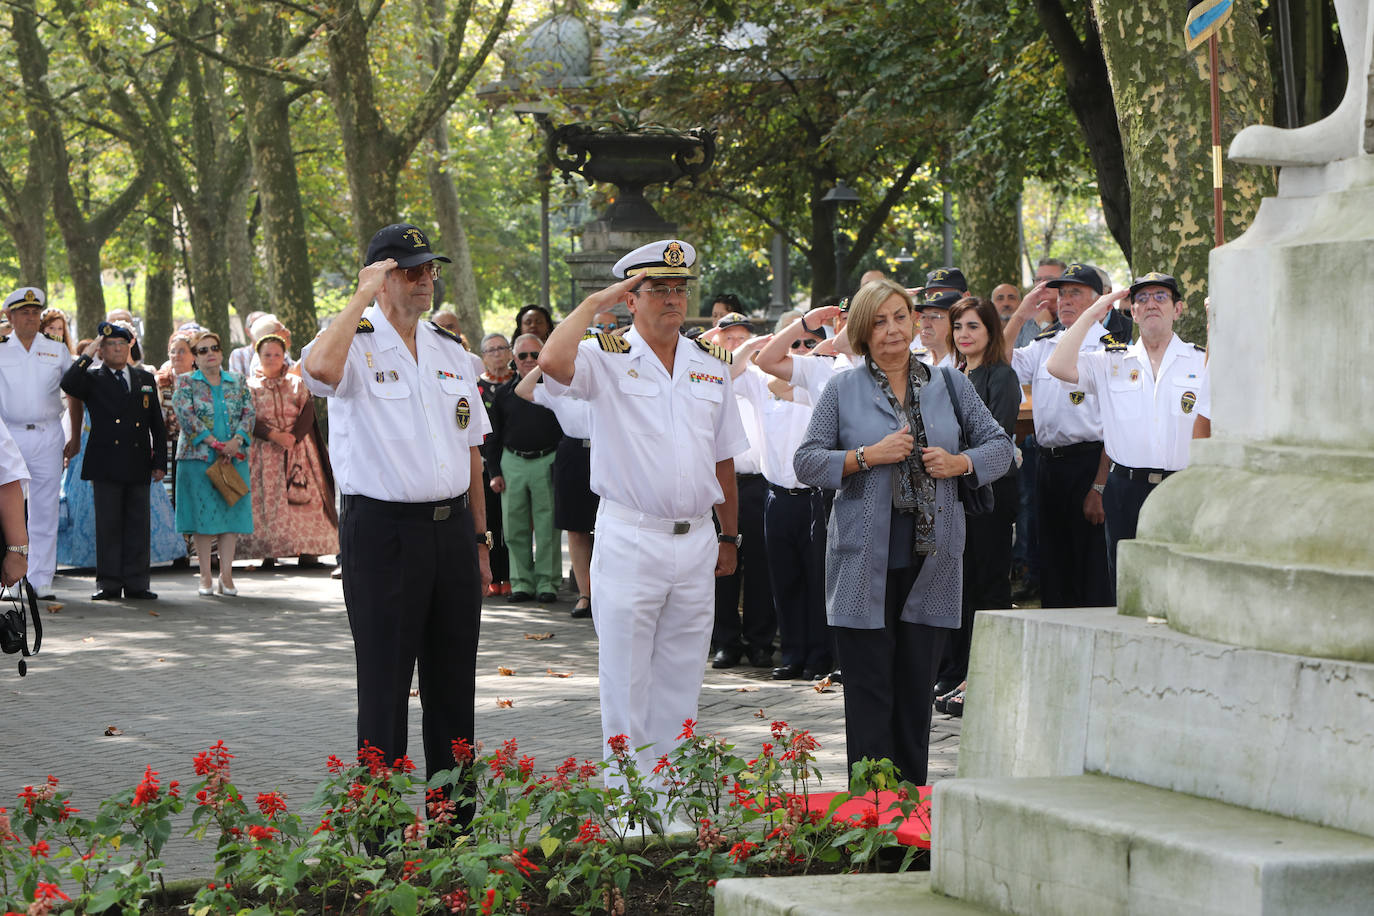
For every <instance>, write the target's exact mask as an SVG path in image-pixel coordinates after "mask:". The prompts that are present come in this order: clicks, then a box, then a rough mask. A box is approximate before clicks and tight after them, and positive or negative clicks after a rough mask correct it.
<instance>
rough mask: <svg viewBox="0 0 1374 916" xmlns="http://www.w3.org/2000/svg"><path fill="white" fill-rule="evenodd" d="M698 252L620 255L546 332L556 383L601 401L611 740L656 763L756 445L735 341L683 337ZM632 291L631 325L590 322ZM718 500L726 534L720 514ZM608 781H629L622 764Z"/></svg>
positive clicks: (595, 417) (693, 709)
mask: <svg viewBox="0 0 1374 916" xmlns="http://www.w3.org/2000/svg"><path fill="white" fill-rule="evenodd" d="M695 261H696V251H695V250H694V249H693V248H692V246H691V245H689V244H687V243H686V242H682V241H678V240H676V239H665V240H663V241H660V242H654V243H651V244H649V245H645V246H643V247H641V248H638V249H636V250H634V251H632V252H630V253H629V254H627V255H626V256H625V257H623V258H621V259H620V260H619V261H617V262H616V265H615V268H614V271H613V272H614V274H615V276H617V277H620V278H623V279H622V280H621V282H619V283H616V284H615V285H614V286H610V287H608V288H606V289H604V290H601V291H600V292H597V293H593V294H592V295H590V296H588V297H587V298H586V299H584V300H583V301H582V304H581V305H579V306H578V307H577V308H576V309H575V310H574V311H573V313H572V314H571V315H569V316H568V317H567V318H565V319H564V320H563V321H562V322H561V323H560V324H559V325H558V327H557V328H555V329H554V331H553V333H552V334H551V335H549V339H548V341H547V342H546V343H545V344H544V349H543V352H542V353H540V355H539V365H540V367H541V368H542V369H543V370H544V376H545V379H546V380H547V383H548V388H549V393H550V394H555V395H557V394H560V393H566V394H571V395H572V396H573V397H578V398H582V399H583V400H585V401H587V402H588V403H589V404H590V405H591V424H592V434H591V443H592V448H591V451H592V454H591V465H592V471H591V484H592V490H594V491H595V492H596V493H597V494H598V495H600V497H601V507H600V509H599V510H598V512H597V518H596V544H595V546H594V548H593V550H592V570H591V579H592V582H594V583H596V602H595V603H594V604H593V605H592V618H593V622H594V623H595V625H596V635H597V640H598V642H599V644H600V664H599V671H600V684H601V730H602V733H603V734H602V737H603V739H606V740H608V739H610V738H611V737H614V736H616V735H625V736H626V737H627V739H628V743H629V747H630V748H631V749H634V748H638V747H640V746H643V745H648V747H647V748H646V749H645V750H643V751H640V752H638V753H637V755H636V762H637V764H638V766H639V771H640V773H641V774H642V775H643V776H644V777H645V778H646V779H647V780H650V781H652V780H653V779H654V778H655V777H653V776H652V775H651V771H652V770H653V768H654V766H655V764H656V762H657V761H658V759H659V757H660V756H662V755H664V754H666V753H668V752H669V751H670V750H672V748H673V747H674V745H675V743H676V740H677V735H678V734H679V732H681V730H682V723H683V720H684V719H693V718H696V713H697V696H698V694H699V693H700V692H701V680H702V675H703V674H704V673H705V670H706V650H707V648H708V646H709V644H710V641H711V624H712V621H713V619H714V616H715V588H714V582H713V577H712V576H713V573H714V575H716V576H723V575H729V574H730V573H731V572H732V571H733V570H734V568H735V561H736V556H735V552H736V550H737V549H738V546H739V540H738V538H739V526H738V517H737V515H738V512H737V494H736V490H735V462H734V456H735V455H738V454H740V453H741V452H743V451H745V450H746V449H748V448H749V440H748V438H747V437H746V435H745V432H744V424H743V423H742V422H741V421H740V416H739V407H738V406H737V405H736V403H735V396H734V391H733V390H732V386H731V380H730V366H729V365H728V364H729V362H730V354H729V353H728V352H726V351H725V350H723V349H721V348H720V347H718V346H716V345H715V344H708V343H705V342H703V341H691V340H688V339H687V338H685V337H683V336H681V335H680V334H679V333H678V329H679V328H680V327H681V326H682V321H683V318H684V317H685V314H686V310H687V294H688V285H689V283H690V282H691V280H692V278H693V276H694V274H693V270H692V265H693V264H694V263H695ZM621 301H623V302H625V303H626V304H627V305H628V306H629V309H630V313H631V315H633V316H634V325H633V327H631V329H630V330H629V331H628V332H627V333H626V334H625V336H624V337H617V336H615V335H613V334H597V335H595V336H594V337H592V338H591V339H588V340H586V341H583V342H582V343H581V345H580V346H579V341H581V340H582V335H583V333H584V332H585V331H586V330H587V327H588V326H589V325H590V324H591V323H592V319H593V318H594V317H595V316H596V314H597V313H598V312H602V311H607V310H609V309H610V308H611V306H613V305H615V304H616V303H617V302H621ZM712 507H716V513H717V515H718V516H719V519H720V532H721V533H720V535H719V536H717V534H716V529H715V527H714V526H713V525H712V523H711V510H712ZM607 782H608V783H609V784H610V785H612V786H614V785H618V784H622V785H623V783H622V782H620V781H619V780H618V779H617V778H616V774H615V772H614V771H607Z"/></svg>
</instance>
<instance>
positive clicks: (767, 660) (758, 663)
mask: <svg viewBox="0 0 1374 916" xmlns="http://www.w3.org/2000/svg"><path fill="white" fill-rule="evenodd" d="M745 657H746V658H747V659H749V664H750V665H752V666H753V667H755V668H771V667H773V650H772V649H750V650H749V651H748V652H747V653H745Z"/></svg>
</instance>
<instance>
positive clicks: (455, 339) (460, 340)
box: [429, 321, 463, 347]
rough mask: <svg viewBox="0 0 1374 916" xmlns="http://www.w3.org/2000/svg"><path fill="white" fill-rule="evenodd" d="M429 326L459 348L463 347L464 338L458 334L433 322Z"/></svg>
mask: <svg viewBox="0 0 1374 916" xmlns="http://www.w3.org/2000/svg"><path fill="white" fill-rule="evenodd" d="M429 326H430V327H431V328H433V329H434V330H436V331H438V332H439V333H440V334H442V335H443V336H444V337H447V338H448V339H449V340H451V341H453V342H454V343H456V344H457V345H458V346H460V347H461V346H463V338H461V337H459V336H458V335H457V334H455V333H453V332H452V331H450V330H449V329H448V328H446V327H444V326H443V325H442V324H436V323H435V322H433V321H431V322H430V323H429Z"/></svg>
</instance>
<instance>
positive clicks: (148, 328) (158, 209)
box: [143, 187, 176, 365]
mask: <svg viewBox="0 0 1374 916" xmlns="http://www.w3.org/2000/svg"><path fill="white" fill-rule="evenodd" d="M146 200H147V206H148V219H147V221H146V222H145V223H144V232H145V234H146V238H147V263H146V265H145V266H144V271H143V337H144V346H143V349H144V352H145V354H146V355H145V358H146V359H147V360H148V362H150V363H154V364H157V365H161V362H162V360H161V357H160V356H159V357H157V358H152V357H154V356H156V355H157V354H160V353H162V352H163V351H162V349H161V348H162V346H163V344H164V343H165V342H166V340H167V338H168V337H171V336H172V291H173V289H174V286H175V280H176V250H175V249H174V247H173V244H172V239H173V234H172V198H171V197H170V196H168V194H167V192H166V190H165V189H163V188H161V187H155V188H154V189H153V190H152V191H150V192H149V193H148V195H147V198H146ZM154 347H156V348H157V349H154Z"/></svg>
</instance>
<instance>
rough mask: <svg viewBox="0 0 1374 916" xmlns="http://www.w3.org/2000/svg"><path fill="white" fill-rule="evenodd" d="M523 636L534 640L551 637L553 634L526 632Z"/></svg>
mask: <svg viewBox="0 0 1374 916" xmlns="http://www.w3.org/2000/svg"><path fill="white" fill-rule="evenodd" d="M525 638H526V639H536V640H544V639H553V634H552V633H526V634H525Z"/></svg>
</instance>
